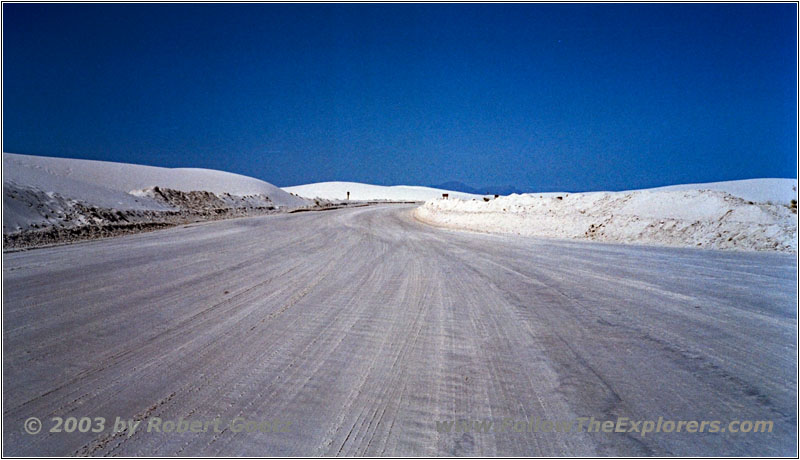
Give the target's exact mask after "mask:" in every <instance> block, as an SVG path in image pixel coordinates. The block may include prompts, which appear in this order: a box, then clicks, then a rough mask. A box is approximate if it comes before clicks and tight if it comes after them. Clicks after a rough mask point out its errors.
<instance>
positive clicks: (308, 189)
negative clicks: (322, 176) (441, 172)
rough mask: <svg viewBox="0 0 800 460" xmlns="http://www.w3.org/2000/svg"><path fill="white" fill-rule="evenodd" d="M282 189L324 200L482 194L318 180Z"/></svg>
mask: <svg viewBox="0 0 800 460" xmlns="http://www.w3.org/2000/svg"><path fill="white" fill-rule="evenodd" d="M283 189H284V190H286V191H287V192H290V193H294V194H297V195H300V196H303V197H306V198H322V199H325V200H344V199H346V198H347V192H348V191H349V192H350V199H351V200H354V201H359V200H386V201H425V200H431V199H435V198H440V197H441V196H442V194H443V193H448V194H449V195H450V196H451V197H457V198H463V199H471V198H480V197H481V196H482V195H473V194H470V193H461V192H453V191H450V190H440V189H436V188H430V187H417V186H410V185H394V186H383V185H370V184H361V183H358V182H319V183H315V184H306V185H297V186H294V187H284V188H283Z"/></svg>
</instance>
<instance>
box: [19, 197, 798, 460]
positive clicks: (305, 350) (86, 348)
mask: <svg viewBox="0 0 800 460" xmlns="http://www.w3.org/2000/svg"><path fill="white" fill-rule="evenodd" d="M412 209H413V205H412V206H407V205H384V206H368V207H359V208H353V209H339V210H333V211H326V212H303V213H296V214H289V213H282V214H275V215H270V216H263V217H250V218H246V219H228V220H220V221H215V222H204V223H200V224H194V225H190V226H188V227H183V226H180V227H173V228H169V229H166V230H163V231H158V232H150V233H141V234H137V235H126V236H122V237H119V238H110V239H104V240H97V241H89V242H85V243H82V244H74V245H67V246H58V247H51V248H42V249H37V250H35V251H21V252H12V253H6V254H4V255H3V262H4V263H3V280H4V285H3V289H4V304H3V327H4V330H3V353H4V355H3V366H4V367H3V379H4V380H3V392H4V394H3V397H4V411H3V430H4V431H3V454H4V455H5V456H71V455H77V456H83V455H92V456H135V455H140V456H141V455H146V456H176V455H178V456H201V457H206V456H212V457H213V456H387V457H392V456H431V455H434V456H435V455H442V456H481V455H485V456H493V455H494V456H522V457H527V456H597V455H599V456H623V457H625V456H664V457H666V456H712V457H713V456H793V455H795V452H796V449H797V418H796V416H795V414H796V410H797V290H796V284H795V280H796V277H797V265H796V258H795V257H794V256H792V255H789V254H782V253H775V252H739V251H704V250H698V249H687V248H665V247H647V246H633V245H615V244H599V243H594V242H586V241H567V240H552V239H549V240H545V239H537V238H519V237H516V236H513V237H512V236H505V235H488V234H479V233H471V232H454V231H448V230H443V229H440V228H436V227H431V226H429V225H424V224H421V223H419V222H417V221H416V220H415V219H414V218H413V217H412V216H411V211H412ZM51 416H60V417H65V418H66V417H85V416H92V417H105V418H106V419H107V420H108V425H109V426H107V427H106V429H105V430H104V431H102V432H98V433H94V432H91V431H90V432H74V433H65V432H60V433H51V432H49V431H48V428H49V427H50V426H51V425H50V424H49V423H50V422H49V419H48V417H51ZM29 417H39V418H41V419H42V421H43V422H44V423H45V424H46V425H45V429H44V430H42V432H41V433H39V434H38V435H35V436H32V435H28V434H26V433H25V432H24V431H23V428H22V427H23V424H24V423H25V421H26V420H27V419H28V418H29ZM116 417H120V418H121V419H123V420H128V419H130V420H140V421H141V426H139V429H138V430H137V431H136V432H134V433H132V434H131V435H130V436H129V435H128V433H125V432H123V433H115V432H112V429H113V427H112V426H111V425H113V424H114V420H115V418H116ZM216 417H220V418H221V419H223V420H225V421H226V422H225V423H228V422H230V421H231V420H233V419H235V418H237V417H241V418H244V419H245V420H248V421H257V422H269V421H272V420H278V421H281V422H284V423H288V422H291V426H289V427H288V431H286V432H273V431H267V432H261V431H256V432H246V431H242V430H241V429H240V430H239V431H238V432H237V431H235V430H234V428H232V427H231V426H230V425H223V426H222V428H225V429H220V432H214V431H211V430H209V431H208V432H200V433H192V432H186V433H182V434H176V433H171V434H160V433H157V432H151V433H147V432H146V431H145V428H144V427H145V426H146V425H147V424H148V423H149V422H150V421H151V420H153V419H154V418H160V419H161V420H164V421H167V420H172V421H175V420H179V419H181V418H183V419H184V420H200V421H202V420H213V419H215V418H216ZM579 417H586V418H588V417H594V418H595V419H596V420H602V421H604V422H605V421H612V422H613V421H616V420H617V418H618V417H626V418H628V419H630V420H636V421H641V420H658V419H659V417H663V418H664V419H665V420H672V421H676V420H677V421H686V420H699V421H707V420H719V421H721V423H723V424H728V423H729V422H730V421H733V420H751V421H752V420H771V421H772V422H773V424H774V425H773V427H772V429H771V431H770V432H763V433H762V432H757V433H731V432H717V433H711V432H707V431H708V430H706V432H703V433H700V432H695V433H689V432H686V430H685V429H684V430H683V431H681V432H672V433H663V432H662V433H650V434H648V435H647V436H644V437H643V436H641V434H640V433H637V432H629V433H605V432H599V431H594V432H587V430H586V429H585V427H584V429H583V430H582V431H580V430H579V429H578V428H577V423H578V422H577V421H576V420H577V418H579ZM455 420H466V421H481V422H482V423H484V422H486V421H489V422H492V423H493V426H494V427H495V428H494V429H495V430H497V429H498V428H501V427H502V425H503V423H505V422H504V421H505V420H511V421H513V422H522V423H523V424H527V423H532V422H536V423H537V431H533V430H531V431H528V428H524V431H523V432H516V431H514V430H513V429H511V428H508V427H507V428H506V429H505V430H504V431H499V430H497V431H489V432H475V431H472V432H463V431H462V430H461V429H460V428H452V425H451V430H450V431H441V430H440V429H437V422H440V424H441V423H442V422H450V423H451V424H452V422H453V421H455ZM542 421H572V422H573V425H572V430H571V431H569V432H552V431H550V432H545V431H543V430H542V429H541V428H540V427H541V423H542ZM283 426H284V425H281V427H283ZM525 426H526V427H527V426H529V425H525ZM724 426H725V425H723V427H724ZM640 427H641V424H640Z"/></svg>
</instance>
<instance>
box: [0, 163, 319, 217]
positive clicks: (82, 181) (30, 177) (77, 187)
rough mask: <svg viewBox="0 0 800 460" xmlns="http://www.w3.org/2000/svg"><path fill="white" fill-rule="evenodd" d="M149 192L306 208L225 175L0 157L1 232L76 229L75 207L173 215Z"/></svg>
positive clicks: (257, 183)
mask: <svg viewBox="0 0 800 460" xmlns="http://www.w3.org/2000/svg"><path fill="white" fill-rule="evenodd" d="M153 187H161V188H165V189H172V190H178V191H182V192H194V191H204V192H211V193H214V194H217V195H220V196H224V195H226V194H227V195H233V196H236V197H246V196H248V197H259V198H260V199H261V201H263V202H269V203H270V204H272V205H274V206H277V207H299V206H304V205H306V204H307V201H306V200H303V199H302V198H299V197H296V196H292V195H291V194H289V193H287V192H285V191H283V190H281V189H280V188H278V187H276V186H274V185H272V184H270V183H268V182H264V181H261V180H258V179H255V178H252V177H247V176H242V175H239V174H233V173H229V172H224V171H215V170H209V169H191V168H174V169H171V168H159V167H155V166H143V165H134V164H127V163H112V162H106V161H92V160H76V159H71V158H51V157H39V156H31V155H18V154H13V153H3V211H4V212H3V232H4V233H7V232H14V231H19V230H25V229H28V228H41V227H47V226H49V225H54V224H57V223H58V224H64V223H70V224H78V225H79V224H81V223H83V219H82V218H81V216H76V213H78V214H79V212H78V211H76V205H78V204H79V205H81V206H85V207H97V208H103V209H110V210H118V211H169V210H175V208H174V207H173V206H170V205H169V204H166V203H164V202H163V201H159V200H157V199H155V198H154V197H153V196H152V195H151V194H148V193H147V192H145V190H148V189H151V188H153ZM239 201H247V200H239ZM70 216H72V217H70Z"/></svg>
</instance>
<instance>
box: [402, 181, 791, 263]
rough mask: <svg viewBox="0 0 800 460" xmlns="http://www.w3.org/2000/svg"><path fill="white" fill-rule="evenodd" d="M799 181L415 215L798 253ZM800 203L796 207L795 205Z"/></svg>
mask: <svg viewBox="0 0 800 460" xmlns="http://www.w3.org/2000/svg"><path fill="white" fill-rule="evenodd" d="M796 184H797V182H796V181H795V180H793V179H754V180H748V181H733V182H718V183H713V184H691V185H679V186H671V187H665V188H658V189H648V190H634V191H627V192H593V193H546V194H524V195H511V196H507V197H500V198H497V199H490V200H488V201H484V199H483V198H481V199H477V200H459V199H436V200H430V201H427V202H426V203H425V204H424V205H423V206H421V207H420V208H418V209H417V210H416V211H415V215H416V217H417V218H418V219H419V220H421V221H423V222H426V223H429V224H432V225H437V226H441V227H446V228H451V229H460V230H471V231H479V232H490V233H507V234H517V235H524V236H538V237H549V238H569V239H587V240H595V241H604V242H616V243H632V244H657V245H667V246H690V247H700V248H707V249H738V250H759V251H764V250H769V251H782V252H797V208H796V205H794V206H793V205H792V203H791V200H792V199H796V194H797V191H796ZM795 203H796V202H795Z"/></svg>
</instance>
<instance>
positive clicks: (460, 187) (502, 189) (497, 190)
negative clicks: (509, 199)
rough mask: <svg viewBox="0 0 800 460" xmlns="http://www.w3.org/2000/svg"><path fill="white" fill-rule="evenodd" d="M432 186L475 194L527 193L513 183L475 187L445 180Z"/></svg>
mask: <svg viewBox="0 0 800 460" xmlns="http://www.w3.org/2000/svg"><path fill="white" fill-rule="evenodd" d="M431 187H433V188H439V189H443V190H452V191H454V192H463V193H472V194H474V195H511V194H512V193H517V194H522V193H526V192H524V191H522V190H520V189H518V188H516V187H514V186H513V185H502V186H490V187H482V188H475V187H470V186H469V185H467V184H465V183H463V182H458V181H450V182H445V183H443V184H438V185H431Z"/></svg>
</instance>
